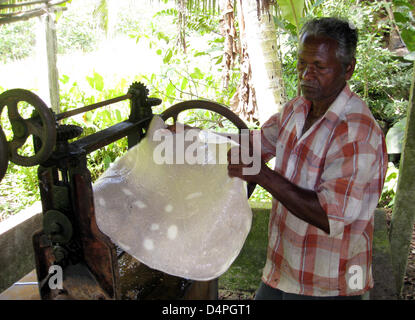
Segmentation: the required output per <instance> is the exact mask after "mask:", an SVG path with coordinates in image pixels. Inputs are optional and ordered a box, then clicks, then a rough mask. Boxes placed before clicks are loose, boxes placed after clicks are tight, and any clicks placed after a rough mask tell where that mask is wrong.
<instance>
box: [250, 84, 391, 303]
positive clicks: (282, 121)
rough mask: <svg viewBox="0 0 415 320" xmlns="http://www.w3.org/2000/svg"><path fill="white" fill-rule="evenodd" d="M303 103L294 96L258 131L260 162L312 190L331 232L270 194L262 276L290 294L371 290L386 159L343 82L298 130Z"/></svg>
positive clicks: (368, 117) (378, 136)
mask: <svg viewBox="0 0 415 320" xmlns="http://www.w3.org/2000/svg"><path fill="white" fill-rule="evenodd" d="M310 107H311V103H310V102H309V101H306V100H305V99H304V98H303V97H297V98H295V99H293V100H291V101H290V102H288V103H287V104H286V105H285V107H284V109H283V110H282V112H281V113H278V114H276V115H274V116H272V117H271V118H270V119H269V120H268V121H267V122H266V123H265V124H264V125H263V127H262V129H261V131H258V132H257V133H259V132H260V133H261V139H262V152H263V153H262V155H263V159H264V160H266V161H268V160H269V159H270V158H272V157H274V156H275V170H276V171H277V172H279V173H280V174H281V175H283V176H285V177H286V178H288V179H289V180H290V181H291V182H293V183H295V184H296V185H298V186H300V187H303V188H307V189H311V190H314V191H316V192H317V196H318V199H319V202H320V205H321V206H322V208H323V209H324V210H325V211H326V213H327V216H328V219H329V224H330V234H326V233H325V232H324V231H321V230H319V229H318V228H316V227H314V226H312V225H310V224H308V223H306V222H304V221H303V220H300V219H298V218H297V217H296V216H294V215H293V214H292V213H290V212H289V211H288V210H287V209H286V208H285V207H284V206H283V205H282V204H281V203H279V202H278V201H276V200H275V199H273V206H272V211H271V214H270V219H269V230H268V250H267V260H266V264H265V267H264V270H263V275H262V280H263V281H264V282H265V283H266V284H268V285H269V286H271V287H274V288H278V289H280V290H282V291H285V292H289V293H296V294H304V295H313V296H337V295H342V296H344V295H360V294H363V293H364V292H365V291H367V290H368V289H370V288H372V287H373V279H372V268H371V264H372V262H371V261H372V238H373V224H374V209H375V208H376V206H377V203H378V201H379V197H380V194H381V191H382V187H383V182H384V178H385V174H386V169H387V163H388V161H387V153H386V145H385V141H384V136H383V133H382V131H381V129H380V128H379V126H378V125H377V123H376V121H375V119H374V118H373V116H372V114H371V113H370V111H369V109H368V107H367V106H366V104H365V103H364V102H363V101H362V100H361V99H360V98H359V97H358V96H357V95H356V94H354V93H352V92H351V91H350V89H349V86H348V85H346V86H345V88H344V89H343V91H342V92H341V93H340V94H339V96H338V97H337V98H336V100H335V101H334V102H333V103H332V105H331V106H330V108H329V109H328V111H327V112H326V113H325V115H324V116H323V117H322V118H321V119H319V120H318V121H316V122H315V123H314V124H313V126H312V127H311V128H310V129H309V130H308V131H307V132H305V133H304V135H302V130H303V126H304V123H305V119H306V117H307V114H308V111H309V110H310ZM359 276H361V277H360V278H359Z"/></svg>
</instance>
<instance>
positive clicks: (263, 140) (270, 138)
mask: <svg viewBox="0 0 415 320" xmlns="http://www.w3.org/2000/svg"><path fill="white" fill-rule="evenodd" d="M279 117H280V114H279V113H276V114H274V115H273V116H272V117H271V118H269V119H268V120H267V121H266V122H265V123H264V124H263V125H262V127H261V130H253V131H251V134H252V136H251V139H252V140H251V141H253V142H254V143H255V141H260V145H261V158H262V160H263V161H264V162H268V161H269V160H270V159H272V158H273V157H275V148H276V144H277V139H278V128H279Z"/></svg>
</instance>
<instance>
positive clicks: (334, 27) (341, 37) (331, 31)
mask: <svg viewBox="0 0 415 320" xmlns="http://www.w3.org/2000/svg"><path fill="white" fill-rule="evenodd" d="M306 34H307V36H309V35H311V36H315V37H329V38H332V39H334V40H336V41H337V43H338V47H337V52H336V55H337V58H338V59H339V60H340V61H341V63H342V64H343V67H346V66H348V65H349V64H350V63H351V62H352V61H353V59H354V58H355V55H356V46H357V38H358V36H357V29H356V27H355V26H354V25H353V24H352V23H350V22H348V21H346V20H342V19H338V18H316V19H312V20H309V21H307V22H306V23H305V24H304V26H303V27H302V28H301V31H300V40H303V37H304V35H306Z"/></svg>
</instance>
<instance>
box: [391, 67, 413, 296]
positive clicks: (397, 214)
mask: <svg viewBox="0 0 415 320" xmlns="http://www.w3.org/2000/svg"><path fill="white" fill-rule="evenodd" d="M414 84H415V61H414V66H413V75H412V85H411V91H410V97H409V106H408V111H407V122H406V130H405V138H404V149H403V151H402V157H401V163H400V166H399V180H398V188H397V190H396V196H395V205H394V208H393V213H392V221H391V231H390V242H391V251H392V263H393V267H394V270H395V279H396V287H397V290H398V293H399V294H401V291H402V287H403V280H404V276H405V273H406V266H407V263H408V254H409V248H410V245H411V239H412V233H413V230H414V220H415V213H414V208H415V197H414V191H415V179H414V176H415V110H414V95H415V92H414Z"/></svg>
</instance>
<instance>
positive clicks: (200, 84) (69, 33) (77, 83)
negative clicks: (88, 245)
mask: <svg viewBox="0 0 415 320" xmlns="http://www.w3.org/2000/svg"><path fill="white" fill-rule="evenodd" d="M99 3H100V1H95V0H94V1H88V2H84V1H77V0H73V1H72V3H71V5H70V6H69V7H68V10H67V11H65V12H64V13H63V14H62V15H61V16H60V17H59V19H58V21H57V37H58V45H59V46H58V53H59V58H58V59H59V60H58V61H68V59H69V60H70V63H68V66H66V67H65V66H63V65H62V68H60V75H61V76H60V95H61V108H62V110H61V111H66V110H69V109H71V108H76V107H80V106H83V105H87V104H91V103H94V102H97V101H102V100H105V99H109V98H112V97H115V96H119V95H123V94H125V93H126V91H127V90H128V87H129V85H130V84H131V83H132V82H133V81H141V82H143V83H144V84H146V85H147V87H148V88H149V90H150V93H151V95H152V96H157V97H159V98H161V99H163V104H162V105H161V106H158V107H157V108H155V110H154V112H155V113H158V112H161V111H163V110H164V109H166V108H167V107H169V106H171V105H172V104H174V103H177V102H179V101H183V100H189V99H197V98H204V99H210V100H214V101H217V102H219V103H223V104H226V105H229V104H230V100H231V98H232V97H233V95H234V93H235V92H236V90H237V85H238V82H239V77H240V66H239V63H235V65H234V66H233V68H232V69H231V71H230V82H229V86H228V87H227V88H226V89H224V88H222V85H221V79H222V78H221V76H222V59H223V52H224V37H223V35H221V33H220V31H219V20H220V14H219V13H218V12H215V13H213V12H212V11H211V10H207V9H206V10H199V9H197V8H190V11H189V14H188V15H187V19H186V29H185V30H186V31H185V32H186V50H185V51H184V50H183V48H182V47H181V46H180V41H179V33H178V27H177V25H178V22H179V17H180V16H179V13H178V11H177V9H176V7H175V3H174V2H172V1H170V2H169V1H139V2H138V1H123V2H121V3H120V4H119V7H118V9H117V12H116V14H115V19H114V20H113V21H115V23H113V25H112V29H111V30H110V32H109V31H108V25H105V24H103V22H102V19H101V18H100V17H99V15H97V12H98V11H97V7H98V6H99ZM307 3H310V4H309V6H308V7H306V9H305V11H304V17H303V19H302V21H304V20H306V19H308V18H310V17H320V16H340V17H345V18H348V19H350V21H351V22H352V23H353V24H354V25H355V26H356V27H357V28H358V29H359V36H360V39H359V46H358V57H357V58H358V67H357V69H356V73H355V75H354V77H353V79H352V80H351V82H350V84H351V86H352V89H353V90H354V91H355V92H357V93H358V94H359V95H360V96H361V97H363V98H364V99H365V100H366V102H367V103H368V105H369V107H370V109H371V110H372V112H373V114H374V116H375V117H376V119H377V120H378V121H379V124H380V125H381V126H382V128H383V129H384V132H385V134H386V133H387V132H388V130H389V129H390V128H392V127H393V126H394V125H395V124H397V123H398V122H399V121H400V120H402V119H403V118H404V117H405V114H406V108H407V105H408V99H409V87H410V79H411V66H412V63H411V61H408V60H406V59H405V58H403V57H402V55H399V52H398V51H397V50H395V49H396V48H392V47H391V40H390V37H389V35H390V34H391V32H392V30H393V29H394V28H396V27H397V26H398V27H400V28H401V30H406V29H405V28H412V27H411V26H412V25H413V21H414V19H413V15H412V12H413V10H414V9H413V7H412V5H411V4H410V3H409V1H393V3H391V2H386V1H333V0H326V1H309V2H307ZM388 5H389V6H390V7H388ZM388 8H391V9H392V10H393V11H394V12H395V15H394V17H395V18H393V19H390V17H389V15H388V10H387V9H388ZM274 21H275V24H276V25H277V27H278V34H277V37H278V41H279V45H280V48H279V49H280V52H281V57H282V65H283V79H284V85H285V91H286V99H287V100H288V99H290V98H292V97H294V96H295V95H296V90H297V76H296V44H297V28H296V26H295V25H293V24H292V23H290V22H289V21H288V20H287V19H284V17H283V15H281V14H280V13H278V12H277V13H276V14H275V15H274ZM236 28H237V29H238V24H237V22H236ZM35 38H36V37H35V21H34V20H29V21H26V22H20V23H13V24H9V25H2V26H0V57H1V58H0V60H1V62H2V63H3V65H2V66H0V67H5V66H7V65H10V64H16V63H22V61H24V60H20V59H24V58H27V59H30V57H31V56H32V55H33V52H34V51H33V50H34V49H33V47H34V44H35ZM127 43H128V47H127V48H126V49H123V48H122V47H120V46H121V44H122V45H124V44H127ZM110 44H115V46H116V47H117V50H118V51H114V50H115V49H114V47H111V46H110ZM131 48H139V51H138V53H137V52H136V51H134V50H133V49H131ZM398 49H399V48H398ZM122 50H125V51H128V50H130V51H131V53H133V52H134V54H136V55H135V56H130V58H129V59H127V61H124V62H125V68H120V67H117V68H118V72H117V73H116V74H115V73H113V74H109V73H108V69H109V68H111V67H112V66H118V63H120V60H123V59H124V58H123V57H121V53H120V52H121V51H122ZM100 52H102V53H105V54H106V56H105V58H104V59H103V60H105V63H104V64H102V65H100V66H99V65H93V70H91V68H89V67H85V65H82V64H81V63H80V62H81V61H82V59H87V58H88V57H96V54H98V53H100ZM146 59H147V61H148V62H147V68H144V65H145V63H146V61H142V60H146ZM124 60H126V59H124ZM91 61H94V60H93V59H91V60H88V63H92V62H91ZM139 62H141V63H142V64H141V66H142V69H138V68H137V63H139ZM81 65H82V67H81ZM0 71H1V68H0ZM1 74H2V72H0V92H2V91H3V90H7V89H11V88H12V87H11V86H10V83H11V82H10V79H9V78H8V77H9V76H10V75H9V74H8V75H7V76H1ZM3 75H4V73H3ZM27 89H31V90H33V91H36V87H35V86H31V87H30V88H27ZM128 112H129V110H128V103H120V104H118V105H117V108H110V107H109V108H101V109H99V110H97V111H93V112H88V113H86V114H84V115H82V116H78V117H74V118H71V119H70V120H68V122H67V123H75V124H78V125H80V126H82V127H83V128H84V135H85V134H90V133H92V132H95V131H97V130H101V129H103V128H105V127H108V126H110V125H112V124H114V123H115V122H119V121H121V120H124V119H125V118H126V117H127V116H128ZM5 117H7V116H5V113H4V112H3V115H2V121H3V120H4V119H5ZM180 121H181V122H185V123H188V124H190V125H195V126H199V127H203V128H209V129H215V130H219V131H225V130H228V131H229V130H234V128H231V127H232V125H231V124H230V123H229V122H228V121H224V120H223V119H221V117H220V116H218V115H216V114H213V113H209V112H204V111H191V112H188V113H186V114H183V116H182V118H181V119H180ZM2 126H3V129H4V130H5V131H6V133H7V135H8V136H9V138H10V136H11V134H12V133H11V130H10V126H8V125H7V123H4V121H3V122H2ZM250 127H252V128H255V127H256V126H255V124H250ZM401 131H402V130H401ZM27 148H30V146H27ZM126 148H127V144H126V141H125V139H123V140H120V141H119V142H117V143H113V144H111V145H109V146H107V147H105V148H103V149H101V150H98V151H96V152H94V153H93V154H91V155H90V157H89V165H90V168H91V172H92V175H93V178H94V179H96V178H97V177H98V176H99V175H100V174H101V173H102V172H103V171H104V170H105V169H106V168H107V167H108V166H109V164H110V163H111V162H113V161H115V160H116V159H117V158H118V157H120V156H121V155H122V154H123V153H124V152H125V151H126ZM28 152H29V151H28ZM397 167H398V162H395V163H390V169H389V171H388V176H387V181H386V183H385V188H384V193H383V195H382V199H381V202H380V205H381V206H392V205H393V197H394V193H395V192H396V182H397V178H398V170H397ZM0 192H1V195H2V197H1V198H0V211H1V212H2V218H5V217H7V216H8V215H10V214H12V213H15V212H17V211H19V210H20V209H22V208H24V207H26V206H28V205H29V204H32V203H33V202H34V201H36V200H39V193H38V188H37V178H36V168H34V167H32V168H24V167H19V166H15V165H13V164H10V165H9V169H8V173H7V174H6V176H5V178H4V179H3V181H2V183H1V184H0ZM22 195H23V196H22ZM253 198H254V199H255V200H259V201H269V200H270V198H269V196H268V194H267V193H266V192H265V191H264V190H262V189H261V188H257V190H256V192H255V194H254V195H253Z"/></svg>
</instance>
